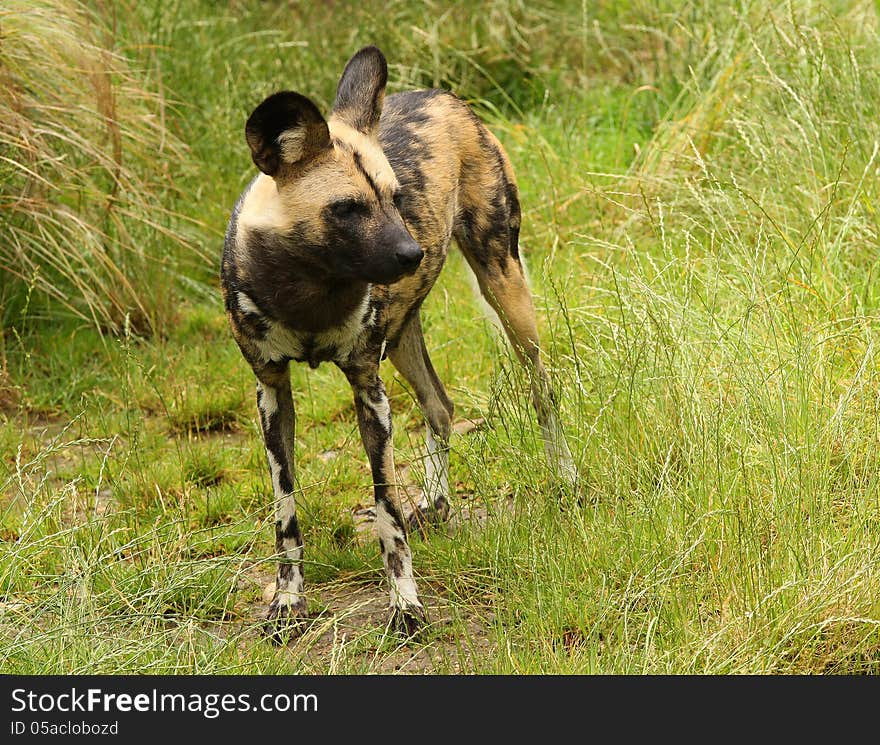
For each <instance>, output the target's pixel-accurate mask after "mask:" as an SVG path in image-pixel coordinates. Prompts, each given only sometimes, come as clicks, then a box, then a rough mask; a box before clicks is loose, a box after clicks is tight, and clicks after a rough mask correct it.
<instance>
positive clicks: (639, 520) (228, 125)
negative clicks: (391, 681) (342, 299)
mask: <svg viewBox="0 0 880 745" xmlns="http://www.w3.org/2000/svg"><path fill="white" fill-rule="evenodd" d="M334 7H335V6H334ZM334 12H338V13H341V14H343V15H344V17H345V18H346V19H347V22H346V23H344V24H343V23H336V24H327V23H326V20H327V11H326V10H324V9H323V6H320V7H318V6H313V5H311V4H307V5H301V6H300V5H297V6H287V5H283V4H279V5H277V6H276V5H271V4H269V5H263V6H261V7H260V9H259V11H257V10H255V9H253V8H252V7H251V6H250V5H249V4H245V3H240V4H232V5H230V6H228V8H226V7H224V8H223V9H222V10H218V9H217V8H216V7H215V6H214V5H213V4H210V3H205V4H203V5H202V4H197V3H196V4H191V3H186V4H184V3H174V2H171V3H162V4H147V3H142V4H138V5H137V6H136V7H133V13H132V17H131V18H130V19H129V21H128V22H126V23H120V28H119V29H118V33H119V34H120V38H121V39H124V40H125V43H126V44H127V45H128V48H129V49H131V50H132V51H131V54H132V57H133V59H134V60H135V61H136V62H135V64H136V65H138V66H140V67H142V68H144V69H148V70H150V72H149V73H148V75H149V77H150V80H149V81H148V83H149V85H155V83H156V82H157V81H158V80H159V79H160V78H161V80H162V81H163V84H164V85H166V86H167V88H168V90H170V91H173V92H174V94H175V95H176V96H177V98H178V100H179V102H180V103H179V105H178V107H177V108H175V109H174V111H173V115H169V117H168V120H167V125H168V127H169V128H170V129H171V131H172V132H174V133H176V135H177V136H179V137H180V138H181V139H182V140H184V141H186V142H187V143H188V144H189V146H190V147H191V158H192V159H193V161H194V162H195V163H196V165H197V167H196V168H195V169H194V170H193V172H192V173H189V174H184V175H183V176H182V178H181V181H180V183H179V185H180V186H181V187H182V188H183V189H184V190H185V191H186V192H188V193H191V194H193V195H195V196H196V197H197V198H196V199H194V200H193V203H192V205H191V206H189V207H188V208H187V209H188V210H189V213H188V214H190V215H191V216H200V217H201V218H202V219H203V220H204V221H205V223H206V224H207V227H206V228H205V230H204V233H203V234H199V237H198V240H199V241H205V242H206V245H207V242H208V241H210V240H212V236H214V238H213V240H214V241H215V245H216V251H217V252H218V253H219V244H220V233H221V231H222V226H223V222H224V220H225V215H226V212H227V211H228V209H229V206H230V205H231V203H232V201H233V200H234V198H235V196H236V195H237V192H238V190H239V189H240V187H241V186H242V185H243V184H244V183H245V181H246V180H247V179H248V177H249V175H250V174H251V173H252V166H251V165H250V164H249V162H248V154H247V152H246V149H245V148H244V147H243V146H242V145H243V143H242V137H241V127H242V122H243V121H244V118H245V117H246V115H247V112H248V110H249V107H251V106H253V105H254V104H255V103H256V102H258V101H259V100H260V98H261V96H262V95H264V94H265V93H268V92H270V91H272V90H275V89H278V88H282V87H283V88H293V89H296V90H300V91H302V92H304V93H307V94H309V95H311V96H313V97H314V98H315V99H316V100H317V101H318V102H319V103H320V104H322V105H324V106H326V105H327V104H328V102H329V101H330V100H331V99H332V95H333V86H334V83H335V80H336V77H337V76H338V73H339V70H340V69H341V66H342V64H343V63H344V61H345V59H346V58H347V56H348V55H349V54H350V53H351V52H352V51H353V50H354V49H356V48H357V47H358V46H359V45H361V44H365V43H370V42H376V43H379V44H380V46H382V47H383V48H384V49H385V51H386V53H387V55H388V57H389V62H390V64H391V71H392V72H391V79H392V87H393V88H394V89H398V88H400V87H405V86H408V85H412V84H444V85H450V86H451V87H453V88H455V89H456V90H457V91H458V92H459V93H460V94H461V95H463V96H464V97H466V98H468V99H469V100H471V101H472V102H473V103H474V105H475V106H476V107H477V108H478V109H479V111H480V112H481V114H482V115H483V116H484V117H485V118H486V119H487V120H489V121H490V123H491V124H492V126H493V129H494V130H495V131H496V132H498V134H499V136H500V137H501V139H502V140H503V142H504V144H505V146H506V148H507V149H508V151H509V153H510V156H511V159H512V161H513V162H514V164H515V166H516V169H517V172H518V174H519V178H520V184H521V191H522V201H523V204H524V206H525V220H524V227H523V244H524V253H525V254H526V255H527V258H528V262H529V270H530V275H531V278H532V283H533V286H534V288H535V293H536V299H537V306H538V310H539V315H540V318H541V330H542V334H543V340H544V346H545V349H546V353H547V359H548V364H549V366H550V368H551V369H552V371H553V374H554V377H555V380H556V383H557V386H558V388H559V392H560V399H561V401H562V410H563V420H564V421H565V423H566V428H567V431H568V433H569V435H570V438H571V444H572V448H573V450H574V452H575V456H576V459H577V461H578V464H579V468H580V471H581V474H582V484H581V487H580V489H579V490H578V492H577V493H572V492H569V491H566V490H564V489H562V490H561V489H559V488H558V487H557V486H556V485H555V484H554V481H553V479H552V475H551V474H550V473H549V471H548V469H547V467H546V465H545V463H544V461H543V455H542V448H541V444H540V437H539V433H538V432H537V428H536V426H535V423H534V417H533V413H532V411H531V410H530V407H529V405H528V395H527V384H526V381H525V379H524V377H523V375H522V374H521V372H520V370H519V368H518V366H517V364H516V362H515V361H514V360H513V359H512V357H511V355H510V353H509V350H508V349H507V347H506V345H505V344H504V342H503V340H501V339H499V338H498V337H497V336H496V335H495V334H494V332H493V330H492V325H491V323H489V322H488V321H487V320H486V319H485V317H484V315H483V312H482V310H481V308H480V306H479V304H478V303H477V302H475V301H474V299H473V297H472V296H471V294H470V293H469V292H468V291H467V284H468V279H467V269H466V266H465V263H464V261H463V260H462V259H461V257H460V256H458V255H457V254H455V253H453V254H452V255H451V256H450V259H449V265H448V267H447V268H446V270H445V272H444V275H443V277H442V278H441V281H440V283H439V284H438V286H437V288H435V290H434V291H433V292H432V294H431V296H430V297H429V299H428V301H427V302H426V304H425V308H424V325H425V328H426V336H427V338H428V343H429V348H430V349H431V354H432V357H433V359H434V361H435V366H436V367H437V369H438V372H439V373H440V376H441V378H443V379H444V380H445V381H447V383H448V387H449V390H450V394H451V396H452V398H453V399H454V400H455V402H456V405H457V411H458V412H459V415H460V416H463V417H470V418H477V417H481V416H482V417H485V418H486V423H485V425H484V426H483V427H481V428H479V429H477V430H476V431H475V432H473V433H471V434H468V435H456V436H455V437H454V438H453V441H452V450H453V452H452V457H451V468H452V483H453V484H454V485H455V489H456V494H457V495H458V496H457V498H456V499H454V500H453V501H454V511H455V513H456V515H457V519H458V522H457V525H456V527H455V529H454V531H453V532H452V535H450V536H447V535H445V534H442V533H438V534H435V535H433V536H431V537H430V538H429V539H428V540H427V541H419V540H416V541H414V561H415V568H416V572H417V574H418V577H419V582H420V586H421V588H422V591H423V594H424V595H425V597H426V598H427V599H428V605H429V612H430V616H431V618H432V620H433V621H435V625H434V626H432V628H431V629H429V631H428V633H427V634H426V635H425V637H424V638H423V639H422V640H421V641H419V642H413V643H410V644H408V645H401V643H400V642H398V641H395V640H393V639H392V638H390V637H388V636H386V635H385V630H384V628H383V626H382V618H383V616H384V609H383V605H384V603H385V602H386V597H385V589H384V585H383V576H382V569H381V561H380V558H379V556H378V551H377V549H376V547H375V546H373V544H372V542H370V541H368V540H364V541H362V540H360V539H359V538H358V537H357V534H356V532H355V530H354V526H353V519H352V508H354V507H356V506H357V505H358V504H367V503H368V502H369V498H370V489H369V485H370V479H369V472H368V469H367V468H366V465H365V462H364V458H363V456H362V453H361V450H360V445H359V442H358V437H357V428H356V424H355V420H354V416H353V412H352V409H351V402H350V391H349V390H348V389H347V386H346V384H345V381H344V379H341V376H339V375H338V374H336V371H334V370H332V369H330V368H325V367H321V368H319V369H318V370H315V371H311V370H308V369H303V368H300V367H297V368H294V369H293V371H292V377H293V383H294V390H295V397H296V403H297V409H298V433H297V462H298V465H297V468H298V479H299V482H300V487H301V490H302V496H301V498H300V500H299V502H298V509H299V511H300V514H301V515H302V524H303V529H304V534H305V540H306V557H307V566H306V575H307V582H308V583H309V587H310V589H309V592H310V604H311V605H310V607H311V608H312V609H313V610H314V611H315V615H316V619H315V622H314V625H313V627H312V629H310V630H309V631H308V632H307V633H306V634H305V636H304V637H303V638H301V639H300V640H298V641H296V642H295V643H293V644H292V645H291V646H290V647H289V648H286V649H281V650H277V649H274V648H272V647H270V646H269V645H267V644H265V643H264V642H262V641H260V639H259V636H258V633H257V627H258V624H259V620H260V613H261V612H262V609H263V605H262V601H261V600H260V593H261V589H262V587H261V586H262V585H263V584H265V583H266V582H268V581H269V580H270V578H271V576H272V561H271V560H270V559H269V558H268V557H270V556H271V551H272V547H271V546H272V543H271V524H270V499H269V493H270V485H269V483H268V478H267V475H266V473H265V470H266V469H265V464H264V455H263V453H262V445H261V443H260V439H259V426H258V424H257V422H256V419H255V417H254V412H253V403H252V401H251V398H252V381H251V378H250V374H249V372H248V371H247V370H246V368H245V366H244V365H243V363H242V361H241V360H240V356H239V354H238V352H237V350H236V349H235V347H234V344H233V343H232V342H231V340H230V339H229V338H228V334H227V332H226V329H225V326H224V320H223V317H222V309H221V308H220V305H219V302H214V303H213V304H212V303H210V302H205V301H200V300H197V301H193V302H191V303H189V304H188V305H187V306H186V307H184V309H183V310H182V311H181V323H180V324H176V325H172V326H170V327H169V330H168V335H167V338H156V339H153V340H151V341H147V342H145V341H140V342H136V341H135V340H134V339H133V338H132V337H130V336H125V335H123V336H122V338H121V339H119V340H118V341H116V342H114V343H112V344H109V345H108V346H107V347H106V348H105V349H104V350H103V351H101V352H100V354H99V355H98V354H94V353H93V352H92V350H95V349H98V348H99V347H98V345H97V342H96V341H95V340H94V337H92V336H89V335H87V334H84V333H82V332H81V333H79V334H76V335H73V336H70V335H69V333H68V332H66V331H64V330H57V331H56V332H55V333H54V334H53V333H50V332H49V331H48V330H44V331H42V332H41V333H40V334H37V335H35V336H34V338H33V340H32V347H31V348H30V350H29V351H30V354H31V357H30V358H29V359H31V360H32V361H33V364H34V368H35V371H34V373H33V374H32V375H31V376H30V377H29V378H28V379H27V380H26V382H25V384H24V385H23V386H22V403H21V407H20V409H21V410H20V411H18V412H17V413H16V414H15V415H14V416H13V417H12V418H10V419H9V425H8V426H7V427H6V428H5V429H3V430H2V452H3V453H4V456H5V457H4V459H3V463H4V466H5V468H6V474H5V477H4V481H3V489H2V493H3V495H4V497H3V498H4V499H5V502H3V505H4V506H3V508H2V520H0V525H2V533H0V537H2V539H3V541H2V543H0V595H2V604H0V634H2V638H3V640H4V641H3V642H2V643H0V667H2V668H3V669H4V670H10V671H15V672H65V671H78V672H86V671H88V672H133V671H152V672H206V673H209V672H220V673H236V672H291V671H317V672H366V671H377V670H382V671H397V670H400V671H404V672H405V671H410V670H414V671H418V670H434V671H437V672H453V671H465V672H521V673H539V672H602V673H744V672H748V673H791V672H807V673H862V672H872V673H876V672H878V671H880V564H878V556H880V483H878V467H880V463H878V457H877V455H876V453H877V442H878V437H880V431H878V424H877V423H878V413H880V410H878V404H880V398H878V393H877V391H878V389H880V379H878V372H877V369H878V368H877V357H876V354H877V352H876V345H877V339H878V335H877V334H878V323H877V321H878V301H880V297H878V293H877V291H876V290H875V289H874V288H875V284H876V281H875V276H876V274H877V266H876V264H877V258H876V247H877V245H878V221H877V211H876V202H877V169H878V162H877V158H878V143H880V125H878V123H877V120H876V116H875V112H876V111H877V109H878V106H880V92H878V91H880V85H878V83H880V80H878V76H880V67H878V60H880V48H878V47H880V41H878V18H877V11H876V8H875V6H874V5H872V4H870V3H865V2H856V3H844V2H828V3H795V2H781V3H773V2H766V1H758V0H755V1H754V2H744V3H721V4H719V3H704V2H698V1H694V2H687V3H683V4H682V3H660V4H657V3H641V2H631V3H611V2H608V3H603V2H595V3H583V4H581V3H576V4H575V3H570V4H569V3H543V2H537V3H519V2H502V0H499V1H498V2H492V3H488V4H485V6H484V7H482V8H481V11H480V12H479V13H475V12H473V10H472V9H471V6H469V5H467V4H464V3H447V4H439V5H430V6H426V5H423V4H415V3H410V2H406V1H405V0H395V1H393V2H390V3H383V4H382V5H381V7H380V6H378V5H374V4H371V3H365V4H356V5H355V4H351V5H348V4H344V3H343V4H339V6H338V7H335V10H334ZM169 95H170V94H169ZM176 204H178V206H179V205H180V204H182V203H180V202H177V203H176ZM205 274H206V273H205V271H204V267H201V268H196V269H193V271H192V272H191V273H190V275H189V276H190V277H191V278H193V279H197V280H199V281H204V278H205ZM16 353H17V352H16ZM71 355H74V358H75V359H76V360H77V364H76V366H75V367H76V370H77V374H76V376H75V377H74V378H73V379H72V380H71V381H70V384H69V385H68V386H67V387H66V388H65V387H63V386H60V385H59V381H60V380H62V379H64V376H65V374H66V371H67V370H68V369H69V366H68V365H67V364H66V363H65V359H67V358H68V357H70V356H71ZM21 359H22V358H16V360H14V361H15V362H19V363H20V362H21ZM15 369H24V367H23V366H19V367H16V368H15ZM383 372H384V374H385V376H386V380H388V382H389V392H390V395H391V398H392V406H393V408H394V411H395V444H396V448H397V452H398V461H399V462H400V463H401V464H402V465H404V466H409V467H411V470H410V472H409V475H408V476H407V479H408V480H412V481H414V480H417V478H418V474H419V469H420V459H421V457H422V453H421V437H422V434H421V433H422V428H421V419H420V414H419V412H418V407H417V405H416V404H415V402H414V400H413V396H412V394H411V392H410V391H408V390H407V388H406V386H405V385H404V384H403V382H402V381H400V380H398V379H395V377H394V374H393V370H392V369H391V368H390V367H388V368H385V369H384V370H383ZM38 414H39V416H38ZM69 420H72V422H71V423H70V424H69V425H68V426H67V428H66V429H64V427H65V424H66V422H68V421H69ZM22 423H23V425H26V427H27V429H26V430H25V431H23V432H22V431H20V430H19V425H20V424H22Z"/></svg>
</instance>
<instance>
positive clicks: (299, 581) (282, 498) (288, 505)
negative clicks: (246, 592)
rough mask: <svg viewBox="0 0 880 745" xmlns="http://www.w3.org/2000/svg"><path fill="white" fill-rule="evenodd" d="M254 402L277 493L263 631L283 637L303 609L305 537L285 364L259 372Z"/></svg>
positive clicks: (276, 638) (293, 417)
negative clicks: (274, 562) (273, 563)
mask: <svg viewBox="0 0 880 745" xmlns="http://www.w3.org/2000/svg"><path fill="white" fill-rule="evenodd" d="M257 407H258V409H259V412H260V424H261V425H262V429H263V439H264V441H265V445H266V457H267V458H268V460H269V472H270V474H271V477H272V491H273V493H274V496H275V551H276V553H277V554H278V557H279V563H278V570H277V573H276V581H275V594H274V597H273V598H272V602H271V604H270V605H269V615H268V620H267V623H266V632H267V633H268V634H269V635H270V636H271V638H272V640H273V641H275V642H282V641H283V639H284V636H285V632H288V631H290V632H296V631H298V630H299V628H298V625H299V623H300V622H301V620H302V619H303V618H304V617H305V615H306V599H305V596H304V595H303V571H302V559H303V540H302V533H301V532H300V529H299V522H298V521H297V519H296V505H295V503H294V470H293V438H294V428H295V424H296V415H295V412H294V408H293V397H292V396H291V393H290V373H289V370H288V368H287V365H284V366H283V367H282V366H281V365H275V364H273V365H271V366H270V367H266V368H263V369H262V370H260V371H259V372H258V373H257Z"/></svg>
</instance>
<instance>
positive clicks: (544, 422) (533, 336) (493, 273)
mask: <svg viewBox="0 0 880 745" xmlns="http://www.w3.org/2000/svg"><path fill="white" fill-rule="evenodd" d="M504 251H505V253H503V254H501V255H500V256H497V258H498V261H499V264H500V267H499V268H496V267H494V266H490V267H486V266H483V265H481V264H479V263H478V262H476V261H474V260H473V259H472V256H471V255H470V254H469V253H468V252H467V251H465V252H464V253H465V256H466V258H467V259H468V263H469V264H470V265H471V268H472V269H473V270H474V273H475V274H476V275H477V281H478V283H479V285H480V291H481V292H482V294H483V297H485V298H486V300H487V302H488V303H489V305H491V306H492V308H493V310H495V312H496V313H497V314H498V317H499V318H500V319H501V324H502V326H503V327H504V331H505V332H506V334H507V337H508V338H509V339H510V342H511V344H512V345H513V348H514V350H515V352H516V355H517V357H518V358H519V360H520V362H522V363H523V365H524V366H525V367H526V369H527V370H528V371H529V377H530V384H531V389H532V405H533V406H534V407H535V411H536V412H537V414H538V424H539V425H540V427H541V435H542V438H543V440H544V452H545V453H546V455H547V459H548V461H549V462H550V463H551V465H553V466H555V468H556V469H557V473H558V475H559V477H560V478H561V479H563V480H564V481H565V482H567V483H569V484H575V483H577V478H578V474H577V469H576V468H575V465H574V460H573V459H572V457H571V451H570V450H569V447H568V443H567V442H566V440H565V434H564V433H563V430H562V426H561V425H560V423H559V416H558V411H559V407H558V405H557V402H556V397H555V395H554V393H553V386H552V384H551V382H550V376H549V375H548V374H547V370H546V368H545V367H544V364H543V363H542V362H541V354H540V347H539V344H538V326H537V323H536V321H535V309H534V306H533V305H532V295H531V292H529V288H528V285H527V284H526V278H525V274H524V273H523V268H522V265H521V264H520V262H519V260H518V259H516V258H514V257H512V256H510V255H509V254H507V253H506V248H505V249H504ZM499 253H500V248H499Z"/></svg>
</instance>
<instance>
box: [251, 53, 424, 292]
mask: <svg viewBox="0 0 880 745" xmlns="http://www.w3.org/2000/svg"><path fill="white" fill-rule="evenodd" d="M387 78H388V68H387V66H386V63H385V58H384V57H383V56H382V53H381V52H380V51H379V50H378V49H377V48H376V47H364V48H363V49H361V50H360V51H359V52H358V53H357V54H355V55H354V56H353V57H352V58H351V59H350V60H349V61H348V64H347V65H346V66H345V70H344V72H343V73H342V77H341V79H340V80H339V86H338V88H337V91H336V100H335V102H334V104H333V111H332V112H331V114H330V117H329V119H324V117H323V116H322V115H321V113H320V111H318V108H317V107H316V106H315V105H314V104H313V103H312V102H311V101H310V100H309V99H308V98H306V97H305V96H302V95H300V94H299V93H293V92H290V91H282V92H280V93H275V94H274V95H271V96H269V97H268V98H267V99H266V100H265V101H263V102H262V103H261V104H260V105H259V106H257V108H256V109H255V110H254V112H253V113H252V114H251V115H250V118H249V119H248V120H247V125H246V126H245V137H246V139H247V143H248V145H249V146H250V149H251V157H252V158H253V160H254V163H255V164H256V165H257V167H258V168H259V169H260V170H261V171H262V172H263V173H265V174H266V175H267V176H270V177H271V178H272V179H274V182H275V187H276V189H277V195H275V197H274V198H273V200H272V202H273V207H272V209H273V211H275V212H280V213H281V214H280V215H278V217H279V218H280V219H279V220H277V221H276V222H278V223H281V224H284V225H285V226H286V229H285V231H284V232H286V233H287V234H288V235H289V239H290V241H291V242H292V243H295V244H296V245H295V247H294V248H295V251H296V254H297V255H298V256H299V257H300V258H302V260H303V261H305V262H306V263H307V264H308V265H309V266H311V267H313V268H314V269H316V270H318V271H324V272H326V273H327V275H328V276H330V277H332V278H334V279H357V280H361V281H366V282H376V283H379V284H389V283H391V282H395V281H397V280H398V279H400V278H402V277H403V276H405V275H407V274H411V273H412V272H413V271H415V269H416V268H417V267H418V265H419V262H420V261H421V259H422V250H421V248H420V247H419V245H418V243H416V241H415V240H414V239H413V238H412V236H411V235H410V234H409V232H408V231H407V229H406V227H405V225H404V223H403V220H402V219H401V216H400V212H399V211H398V209H397V206H396V201H397V199H398V190H399V184H398V182H397V178H396V177H395V175H394V171H393V170H392V169H391V165H390V164H389V163H388V159H387V158H386V157H385V154H384V153H383V152H382V148H381V147H380V145H379V141H378V139H377V133H378V127H379V116H380V114H381V113H382V102H383V99H384V97H385V83H386V81H387Z"/></svg>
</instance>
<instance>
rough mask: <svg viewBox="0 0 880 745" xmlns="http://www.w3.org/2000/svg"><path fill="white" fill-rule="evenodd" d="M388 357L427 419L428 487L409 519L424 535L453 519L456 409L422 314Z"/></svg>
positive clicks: (409, 327) (415, 528)
mask: <svg viewBox="0 0 880 745" xmlns="http://www.w3.org/2000/svg"><path fill="white" fill-rule="evenodd" d="M388 357H389V358H390V359H391V362H392V363H393V364H394V367H396V368H397V370H398V372H400V374H401V375H403V377H404V378H405V379H406V381H407V382H408V383H409V384H410V385H411V386H412V387H413V390H414V391H415V394H416V398H417V399H418V401H419V406H420V407H421V409H422V413H423V414H424V416H425V419H426V425H425V445H426V448H425V449H426V454H425V487H424V489H423V490H422V499H421V501H420V502H419V504H418V505H417V506H416V509H415V510H414V511H413V513H412V514H411V515H410V517H409V529H410V530H418V531H420V532H421V531H424V528H425V526H426V525H427V524H429V523H435V524H436V523H441V522H443V521H445V520H446V518H447V517H448V516H449V432H450V429H451V425H452V414H453V411H454V407H453V405H452V401H450V400H449V396H447V395H446V390H445V389H444V388H443V383H441V382H440V378H438V377H437V373H436V372H435V370H434V366H433V365H432V364H431V358H430V357H429V356H428V350H427V348H426V347H425V337H424V336H423V334H422V323H421V319H420V318H419V314H418V312H416V313H414V314H413V315H412V316H411V318H410V320H409V321H408V322H407V324H406V326H405V327H404V329H403V331H402V332H401V335H400V338H399V340H398V342H397V345H396V346H395V347H394V348H393V349H392V350H390V351H389V352H388Z"/></svg>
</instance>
